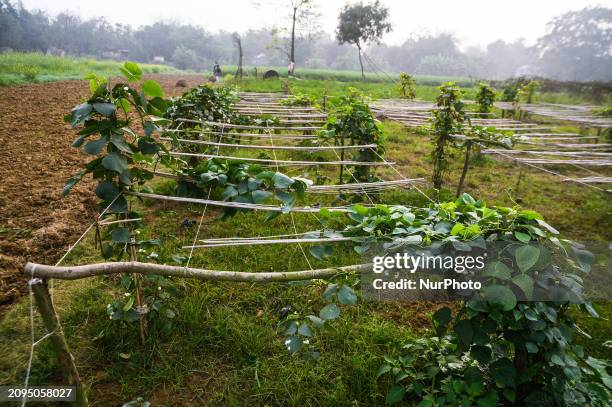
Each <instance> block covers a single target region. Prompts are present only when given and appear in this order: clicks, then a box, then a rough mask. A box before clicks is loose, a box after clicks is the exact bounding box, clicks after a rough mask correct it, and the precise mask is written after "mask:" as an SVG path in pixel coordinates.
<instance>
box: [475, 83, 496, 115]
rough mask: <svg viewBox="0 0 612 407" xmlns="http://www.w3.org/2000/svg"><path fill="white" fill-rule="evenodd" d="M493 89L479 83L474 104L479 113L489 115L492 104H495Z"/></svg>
mask: <svg viewBox="0 0 612 407" xmlns="http://www.w3.org/2000/svg"><path fill="white" fill-rule="evenodd" d="M495 96H496V94H495V89H493V88H492V87H491V86H489V85H488V84H486V83H481V84H480V85H479V86H478V92H477V93H476V103H477V104H478V112H479V113H491V109H492V108H493V104H494V103H495Z"/></svg>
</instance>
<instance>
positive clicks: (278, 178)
mask: <svg viewBox="0 0 612 407" xmlns="http://www.w3.org/2000/svg"><path fill="white" fill-rule="evenodd" d="M272 182H274V187H276V188H279V189H285V188H289V187H290V186H291V185H293V180H292V179H291V178H289V177H288V176H286V175H285V174H283V173H280V172H277V173H275V174H274V177H272Z"/></svg>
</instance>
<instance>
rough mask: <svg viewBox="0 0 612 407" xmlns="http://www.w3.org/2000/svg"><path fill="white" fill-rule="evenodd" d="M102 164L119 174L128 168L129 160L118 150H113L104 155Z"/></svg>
mask: <svg viewBox="0 0 612 407" xmlns="http://www.w3.org/2000/svg"><path fill="white" fill-rule="evenodd" d="M102 166H103V167H104V168H106V169H107V170H110V171H115V172H116V173H119V174H121V173H122V172H123V171H125V170H127V169H128V166H127V160H126V159H125V157H123V156H121V155H119V154H118V153H117V152H112V153H110V154H109V155H107V156H106V157H104V158H103V159H102Z"/></svg>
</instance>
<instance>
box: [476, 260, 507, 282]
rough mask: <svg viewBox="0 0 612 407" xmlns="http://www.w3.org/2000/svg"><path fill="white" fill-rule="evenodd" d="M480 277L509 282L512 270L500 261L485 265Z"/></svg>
mask: <svg viewBox="0 0 612 407" xmlns="http://www.w3.org/2000/svg"><path fill="white" fill-rule="evenodd" d="M482 275H483V276H486V277H495V278H498V279H500V280H509V279H510V277H511V276H512V270H510V268H509V267H508V266H506V265H505V264H504V263H502V262H501V261H494V262H492V263H489V264H488V265H487V268H486V270H485V272H484V273H482Z"/></svg>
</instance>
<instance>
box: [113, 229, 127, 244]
mask: <svg viewBox="0 0 612 407" xmlns="http://www.w3.org/2000/svg"><path fill="white" fill-rule="evenodd" d="M111 239H112V240H113V242H115V243H129V242H130V231H129V230H128V229H127V228H124V227H119V228H117V229H115V230H113V232H112V233H111Z"/></svg>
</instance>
